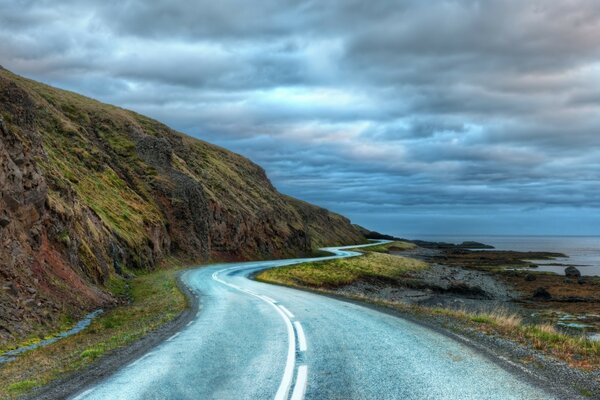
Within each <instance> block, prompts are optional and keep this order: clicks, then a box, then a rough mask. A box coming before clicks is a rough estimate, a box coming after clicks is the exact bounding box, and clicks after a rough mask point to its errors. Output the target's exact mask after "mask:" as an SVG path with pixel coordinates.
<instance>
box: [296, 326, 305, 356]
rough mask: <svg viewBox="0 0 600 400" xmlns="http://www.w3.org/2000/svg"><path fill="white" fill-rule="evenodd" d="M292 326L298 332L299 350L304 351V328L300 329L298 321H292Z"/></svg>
mask: <svg viewBox="0 0 600 400" xmlns="http://www.w3.org/2000/svg"><path fill="white" fill-rule="evenodd" d="M294 327H295V328H296V333H297V334H298V347H299V348H300V351H306V337H305V336H304V329H302V325H300V321H294Z"/></svg>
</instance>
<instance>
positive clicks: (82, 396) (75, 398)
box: [73, 389, 94, 400]
mask: <svg viewBox="0 0 600 400" xmlns="http://www.w3.org/2000/svg"><path fill="white" fill-rule="evenodd" d="M93 391H94V389H88V390H86V391H85V392H82V393H81V394H80V395H79V396H77V397H74V398H73V400H79V399H83V398H84V397H85V396H87V395H88V394H90V393H92V392H93Z"/></svg>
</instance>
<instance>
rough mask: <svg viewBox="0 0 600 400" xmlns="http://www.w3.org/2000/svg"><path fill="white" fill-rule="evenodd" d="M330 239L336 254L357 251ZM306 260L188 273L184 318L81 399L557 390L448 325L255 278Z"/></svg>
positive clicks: (539, 395)
mask: <svg viewBox="0 0 600 400" xmlns="http://www.w3.org/2000/svg"><path fill="white" fill-rule="evenodd" d="M345 249H346V248H332V249H331V251H332V252H334V253H335V254H336V255H335V256H331V257H328V258H336V257H349V256H354V255H356V254H358V253H355V252H352V251H348V250H345ZM306 260H307V259H303V260H302V259H293V260H277V261H262V262H246V263H233V264H218V265H212V266H209V267H204V268H199V269H195V270H190V271H188V272H186V273H185V274H184V275H183V276H182V280H183V282H184V283H185V284H186V285H187V286H189V288H190V289H191V290H192V291H193V292H194V293H196V294H197V295H198V296H199V298H200V304H201V305H200V309H199V312H198V314H197V317H196V318H195V319H194V320H193V321H191V322H190V323H189V324H188V326H187V327H186V328H185V329H184V330H182V331H180V332H179V333H176V334H175V335H174V336H172V337H171V338H169V339H168V340H166V341H165V342H163V343H162V344H161V345H159V346H158V347H156V348H154V349H153V350H152V351H150V352H149V353H147V354H146V355H144V356H143V357H141V358H140V359H138V360H136V361H135V362H133V363H131V364H129V365H127V366H125V367H123V368H122V369H120V370H118V371H116V372H115V373H114V374H113V375H112V376H110V377H109V378H107V379H105V380H104V381H102V382H100V383H98V384H97V385H96V386H93V387H91V388H87V389H86V390H85V391H84V392H82V393H79V394H78V395H77V396H76V397H75V399H77V400H79V399H111V400H116V399H127V400H132V399H144V400H148V399H195V400H196V399H236V400H237V399H277V400H283V399H302V398H307V399H461V400H464V399H477V400H482V399H502V400H507V399H528V400H530V399H551V398H553V397H552V395H551V394H550V393H546V392H544V390H543V389H541V388H539V387H536V386H534V385H533V384H532V383H530V381H529V380H528V379H526V378H525V376H523V375H521V374H518V373H516V372H514V371H509V370H507V369H504V368H502V367H501V366H499V365H498V364H496V363H494V362H492V361H491V360H489V359H488V358H487V357H485V356H483V355H482V354H480V353H479V352H477V351H475V350H473V349H471V348H470V347H468V346H466V345H464V344H461V343H459V342H457V341H455V340H453V339H451V338H449V337H447V336H445V335H443V334H440V333H438V332H435V331H433V330H430V329H428V328H425V327H423V326H420V325H418V324H415V323H412V322H409V321H406V320H404V319H401V318H398V317H395V316H392V315H389V314H386V313H382V312H379V311H377V310H374V309H372V308H369V307H365V306H361V305H358V304H354V303H350V302H345V301H341V300H336V299H333V298H329V297H325V296H320V295H317V294H314V293H309V292H305V291H300V290H295V289H291V288H285V287H279V286H273V285H268V284H264V283H260V282H256V281H253V280H251V279H248V277H249V276H250V275H251V274H253V273H254V272H256V271H259V270H262V269H265V268H273V267H277V266H283V265H290V264H294V263H299V262H302V261H306Z"/></svg>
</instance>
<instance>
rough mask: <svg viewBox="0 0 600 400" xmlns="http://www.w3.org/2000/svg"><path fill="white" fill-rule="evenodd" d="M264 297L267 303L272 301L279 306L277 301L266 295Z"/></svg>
mask: <svg viewBox="0 0 600 400" xmlns="http://www.w3.org/2000/svg"><path fill="white" fill-rule="evenodd" d="M262 297H263V298H264V299H265V300H266V301H270V302H271V303H275V304H277V300H273V299H272V298H270V297H269V296H265V295H264V294H263V295H262Z"/></svg>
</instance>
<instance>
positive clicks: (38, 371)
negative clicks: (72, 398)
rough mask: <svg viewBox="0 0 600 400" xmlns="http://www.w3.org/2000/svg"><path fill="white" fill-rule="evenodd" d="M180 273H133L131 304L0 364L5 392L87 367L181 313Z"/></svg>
mask: <svg viewBox="0 0 600 400" xmlns="http://www.w3.org/2000/svg"><path fill="white" fill-rule="evenodd" d="M176 274H177V270H174V269H169V270H167V269H159V270H157V271H154V272H151V273H147V274H143V275H140V276H138V277H135V278H133V279H132V280H131V281H130V282H129V288H128V289H127V292H128V293H127V294H128V296H129V297H130V298H131V302H130V303H129V304H127V305H124V306H121V307H117V308H114V309H112V310H109V311H107V312H106V313H104V314H103V315H101V316H100V317H98V318H97V319H95V320H94V321H93V322H92V324H91V325H90V326H89V327H88V328H87V329H85V330H84V331H82V332H81V333H79V334H77V335H74V336H70V337H68V338H65V339H62V340H59V341H58V342H56V343H53V344H51V345H49V346H46V347H42V348H39V349H36V350H33V351H30V352H28V353H25V354H23V355H21V356H19V357H18V358H17V360H16V361H13V362H10V363H7V364H5V365H3V366H2V367H0V381H1V382H2V385H0V398H2V399H13V398H17V397H18V396H21V395H23V394H25V393H27V392H28V391H30V390H31V389H33V388H35V387H38V386H41V385H44V384H47V383H48V382H50V381H52V380H54V379H57V378H60V377H61V376H64V375H65V374H66V373H69V372H72V371H75V370H78V369H81V368H83V367H85V366H87V365H89V364H90V363H92V362H93V361H94V360H95V359H97V358H99V357H102V356H103V355H105V354H107V353H108V352H110V351H111V350H114V349H117V348H119V347H123V346H126V345H128V344H131V343H133V342H134V341H136V340H137V339H139V338H141V337H143V336H145V335H146V334H148V333H149V332H151V331H153V330H155V329H156V328H158V327H159V326H161V325H163V324H164V323H166V322H168V321H170V320H172V319H173V318H175V317H176V316H177V315H179V314H180V313H181V312H182V311H183V310H184V309H185V307H186V300H185V296H184V295H183V293H181V292H180V291H179V289H178V288H177V285H176Z"/></svg>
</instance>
